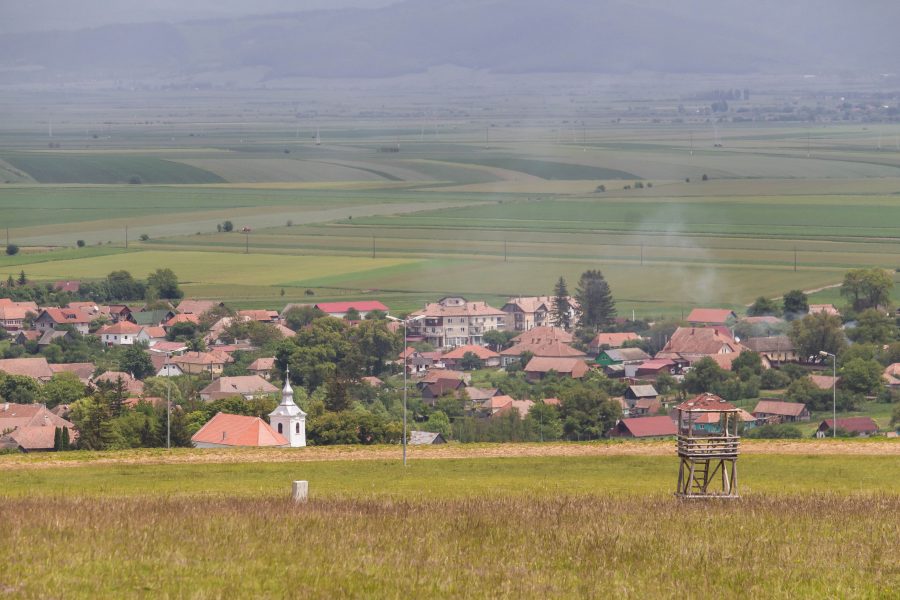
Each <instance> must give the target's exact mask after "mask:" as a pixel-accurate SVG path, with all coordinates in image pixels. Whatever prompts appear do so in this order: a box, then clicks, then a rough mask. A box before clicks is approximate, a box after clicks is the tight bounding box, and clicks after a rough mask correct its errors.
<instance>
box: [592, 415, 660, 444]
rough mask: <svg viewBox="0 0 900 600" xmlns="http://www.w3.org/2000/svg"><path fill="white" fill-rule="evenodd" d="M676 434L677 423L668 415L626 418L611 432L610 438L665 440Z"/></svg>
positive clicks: (609, 433) (620, 420)
mask: <svg viewBox="0 0 900 600" xmlns="http://www.w3.org/2000/svg"><path fill="white" fill-rule="evenodd" d="M675 433H676V427H675V421H673V420H672V418H671V417H668V416H666V415H663V416H657V417H626V418H624V419H619V422H618V423H616V425H615V426H614V427H613V428H612V429H610V430H609V432H608V435H609V436H610V437H627V438H644V439H648V438H665V437H672V436H674V435H675Z"/></svg>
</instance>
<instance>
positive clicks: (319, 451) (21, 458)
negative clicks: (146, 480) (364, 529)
mask: <svg viewBox="0 0 900 600" xmlns="http://www.w3.org/2000/svg"><path fill="white" fill-rule="evenodd" d="M741 452H742V453H744V454H748V455H791V456H802V455H810V456H823V455H835V456H841V455H843V456H898V457H900V439H898V440H887V439H882V440H871V439H870V440H829V439H824V440H742V442H741ZM399 454H400V447H399V446H309V447H307V448H302V449H291V448H223V449H217V448H216V449H202V450H199V449H181V448H176V449H173V450H171V451H166V450H160V449H145V450H129V451H114V452H66V453H57V454H15V455H8V456H3V457H0V471H4V470H18V469H34V468H53V467H79V466H85V465H137V464H147V465H153V464H206V463H209V464H234V463H281V462H306V461H335V460H350V461H367V460H368V461H389V460H394V459H396V458H397V457H398V456H399ZM605 456H608V457H614V456H672V457H674V456H675V447H674V442H672V441H665V440H663V441H650V440H643V441H611V442H606V441H604V442H580V443H574V442H546V443H508V444H457V443H451V444H446V445H438V446H411V447H410V448H409V457H410V459H411V460H440V459H444V460H450V459H475V458H538V457H544V458H552V457H605Z"/></svg>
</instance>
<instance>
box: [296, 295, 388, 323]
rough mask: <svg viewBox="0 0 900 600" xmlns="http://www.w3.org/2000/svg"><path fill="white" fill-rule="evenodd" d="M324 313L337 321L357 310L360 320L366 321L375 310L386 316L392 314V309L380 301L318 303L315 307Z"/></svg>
mask: <svg viewBox="0 0 900 600" xmlns="http://www.w3.org/2000/svg"><path fill="white" fill-rule="evenodd" d="M314 306H315V307H316V308H318V309H319V310H321V311H322V312H323V313H325V314H326V315H328V316H330V317H335V318H336V319H343V318H344V317H346V316H347V313H348V312H350V309H356V312H357V313H359V318H360V319H365V318H366V315H368V314H369V313H370V312H372V311H373V310H377V311H381V312H383V313H385V314H389V313H390V309H389V308H388V307H387V306H385V305H384V304H382V303H381V302H379V301H378V300H351V301H349V302H318V303H317V304H315V305H314Z"/></svg>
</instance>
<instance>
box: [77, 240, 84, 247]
mask: <svg viewBox="0 0 900 600" xmlns="http://www.w3.org/2000/svg"><path fill="white" fill-rule="evenodd" d="M75 245H76V246H78V247H79V248H84V240H78V241H77V242H75Z"/></svg>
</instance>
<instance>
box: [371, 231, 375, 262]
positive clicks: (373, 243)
mask: <svg viewBox="0 0 900 600" xmlns="http://www.w3.org/2000/svg"><path fill="white" fill-rule="evenodd" d="M372 260H375V236H374V235H373V236H372Z"/></svg>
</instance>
